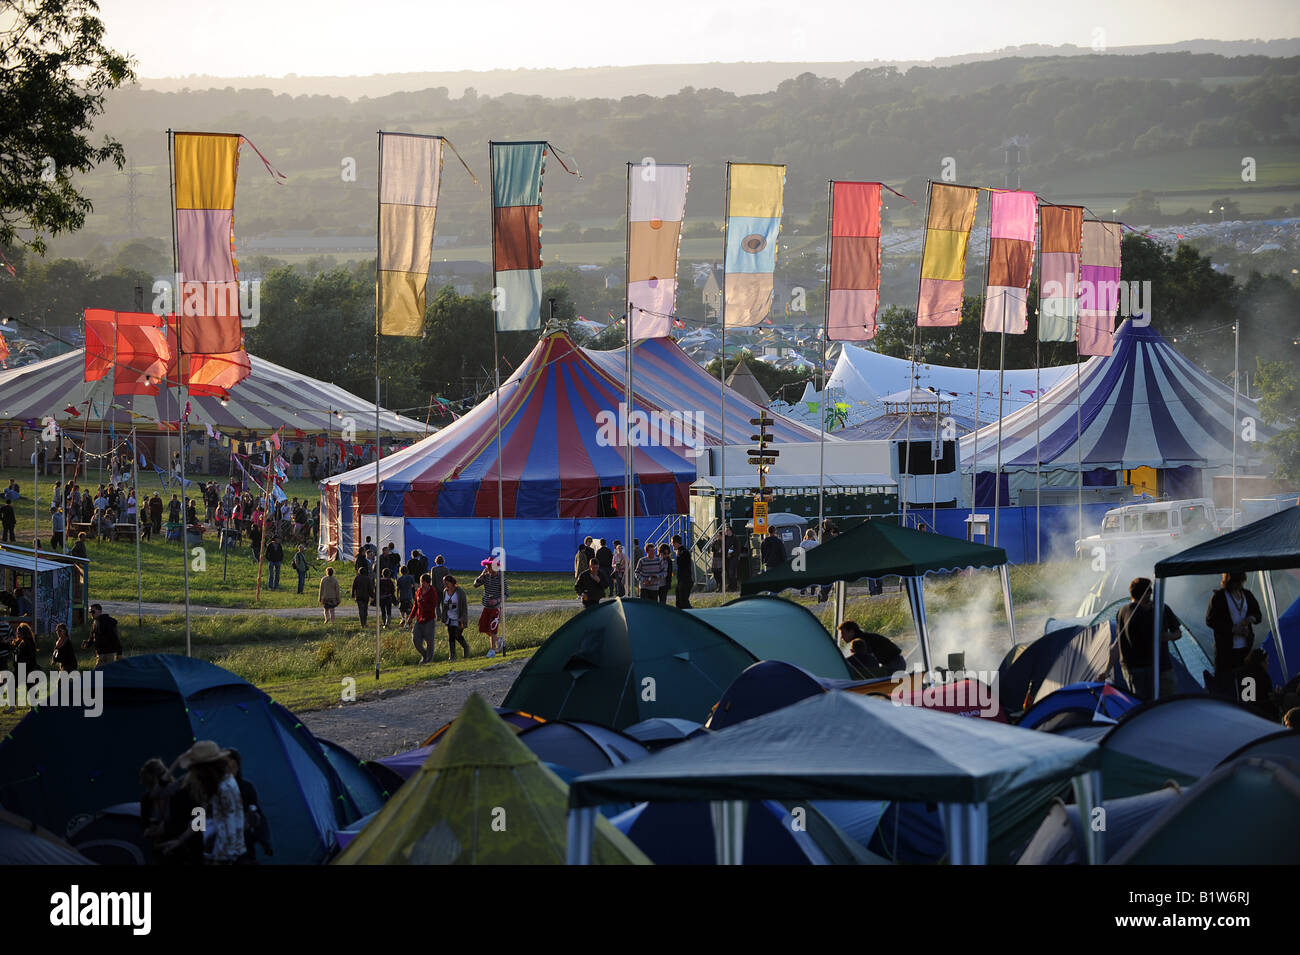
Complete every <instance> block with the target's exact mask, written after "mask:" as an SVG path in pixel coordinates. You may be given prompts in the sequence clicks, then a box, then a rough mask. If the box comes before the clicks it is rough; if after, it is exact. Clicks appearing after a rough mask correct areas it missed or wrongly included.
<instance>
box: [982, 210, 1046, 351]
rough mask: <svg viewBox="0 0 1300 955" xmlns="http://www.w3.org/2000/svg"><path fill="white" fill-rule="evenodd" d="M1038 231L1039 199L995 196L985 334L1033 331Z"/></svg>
mask: <svg viewBox="0 0 1300 955" xmlns="http://www.w3.org/2000/svg"><path fill="white" fill-rule="evenodd" d="M1037 231H1038V197H1037V196H1035V195H1034V194H1033V193H1032V192H1025V191H1023V190H1012V191H1008V192H994V193H993V194H992V196H991V198H990V203H989V252H988V286H987V287H986V288H985V290H984V331H986V332H1006V333H1007V334H1010V335H1023V334H1024V333H1025V332H1026V331H1027V330H1028V329H1029V282H1030V280H1031V279H1033V277H1034V235H1035V233H1036V232H1037Z"/></svg>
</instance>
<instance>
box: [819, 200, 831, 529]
mask: <svg viewBox="0 0 1300 955" xmlns="http://www.w3.org/2000/svg"><path fill="white" fill-rule="evenodd" d="M834 212H835V180H834V179H830V180H828V181H827V183H826V304H825V308H824V309H823V310H822V360H821V364H820V365H819V366H818V368H817V371H818V372H819V373H820V374H821V379H822V387H821V393H820V395H819V398H820V399H821V400H820V401H819V402H818V404H817V540H818V541H820V540H821V535H822V528H823V527H825V526H826V397H827V396H826V391H827V388H826V386H827V380H826V337H827V336H828V335H829V334H830V328H831V223H832V217H833V215H834Z"/></svg>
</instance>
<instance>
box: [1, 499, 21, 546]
mask: <svg viewBox="0 0 1300 955" xmlns="http://www.w3.org/2000/svg"><path fill="white" fill-rule="evenodd" d="M17 523H18V515H16V514H15V513H14V506H13V505H12V504H10V503H9V501H8V500H6V501H5V502H4V503H3V504H0V528H3V529H4V541H5V542H9V541H14V542H16V541H17V538H15V537H14V526H15V525H16V524H17Z"/></svg>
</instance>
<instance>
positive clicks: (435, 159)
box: [376, 132, 443, 335]
mask: <svg viewBox="0 0 1300 955" xmlns="http://www.w3.org/2000/svg"><path fill="white" fill-rule="evenodd" d="M442 143H443V140H442V137H440V136H414V135H409V134H406V133H384V132H381V133H380V134H379V249H378V253H379V262H378V268H377V271H378V283H379V288H378V292H377V295H376V301H377V302H378V322H379V333H380V334H381V335H419V334H420V332H421V331H422V330H423V328H424V309H425V302H426V294H427V289H428V285H429V263H430V261H431V260H432V257H433V227H434V219H435V216H436V213H437V211H438V190H439V187H440V185H441V182H442Z"/></svg>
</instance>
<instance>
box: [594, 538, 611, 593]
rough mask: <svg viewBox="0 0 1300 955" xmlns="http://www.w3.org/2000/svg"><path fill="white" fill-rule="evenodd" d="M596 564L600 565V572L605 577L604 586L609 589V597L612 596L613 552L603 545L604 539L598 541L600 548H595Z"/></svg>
mask: <svg viewBox="0 0 1300 955" xmlns="http://www.w3.org/2000/svg"><path fill="white" fill-rule="evenodd" d="M596 562H597V563H598V564H600V572H601V573H602V574H604V575H605V582H606V586H607V587H609V595H610V596H611V597H612V596H613V595H614V552H613V551H612V550H610V549H609V546H608V545H607V544H606V543H605V538H603V537H602V538H601V539H600V546H599V547H597V548H596Z"/></svg>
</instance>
